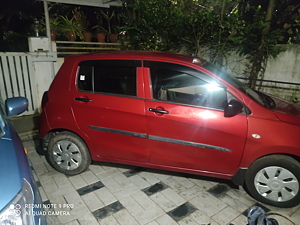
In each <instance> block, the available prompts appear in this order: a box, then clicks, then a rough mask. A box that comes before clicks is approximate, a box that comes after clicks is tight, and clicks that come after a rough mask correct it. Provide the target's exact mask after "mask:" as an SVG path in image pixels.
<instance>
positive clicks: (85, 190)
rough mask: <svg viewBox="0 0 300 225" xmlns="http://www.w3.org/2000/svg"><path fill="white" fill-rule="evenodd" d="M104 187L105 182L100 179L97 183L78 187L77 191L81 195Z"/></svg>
mask: <svg viewBox="0 0 300 225" xmlns="http://www.w3.org/2000/svg"><path fill="white" fill-rule="evenodd" d="M103 187H104V185H103V183H102V182H101V181H98V182H96V183H93V184H90V185H87V186H85V187H83V188H80V189H78V190H77V192H78V194H79V195H85V194H88V193H90V192H92V191H95V190H98V189H100V188H103Z"/></svg>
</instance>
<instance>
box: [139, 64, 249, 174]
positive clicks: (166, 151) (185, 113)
mask: <svg viewBox="0 0 300 225" xmlns="http://www.w3.org/2000/svg"><path fill="white" fill-rule="evenodd" d="M145 67H148V68H149V77H150V78H148V79H150V81H151V84H152V85H151V89H152V90H150V91H151V92H152V99H148V100H146V103H145V107H146V108H145V111H146V118H147V132H148V135H149V136H148V138H149V152H150V158H149V161H150V163H153V164H160V165H164V166H168V167H173V168H185V169H187V170H190V171H191V170H197V171H206V172H207V171H209V172H212V173H222V174H231V173H233V172H234V171H235V170H236V168H237V167H238V164H239V161H240V158H241V156H242V154H243V149H244V145H245V139H246V132H247V121H246V115H245V114H244V113H241V114H239V115H236V116H233V117H230V118H226V117H224V107H225V105H226V104H227V102H228V101H229V100H230V99H232V98H235V97H234V96H233V95H232V94H230V93H229V92H228V91H227V89H226V88H225V87H223V86H220V85H219V84H217V83H216V82H215V81H214V80H213V79H212V78H211V77H210V76H208V75H206V74H204V73H202V72H200V71H197V70H195V69H193V68H189V67H187V66H182V65H177V64H172V63H166V62H153V61H146V62H145Z"/></svg>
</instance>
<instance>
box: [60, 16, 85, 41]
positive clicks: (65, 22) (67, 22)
mask: <svg viewBox="0 0 300 225" xmlns="http://www.w3.org/2000/svg"><path fill="white" fill-rule="evenodd" d="M60 18H61V31H62V32H64V33H65V32H67V31H72V32H73V33H74V35H75V36H79V37H80V38H82V37H83V35H82V31H83V29H82V27H81V26H80V25H79V24H78V22H77V21H76V20H75V18H74V16H73V17H72V18H71V19H69V18H68V17H67V16H60Z"/></svg>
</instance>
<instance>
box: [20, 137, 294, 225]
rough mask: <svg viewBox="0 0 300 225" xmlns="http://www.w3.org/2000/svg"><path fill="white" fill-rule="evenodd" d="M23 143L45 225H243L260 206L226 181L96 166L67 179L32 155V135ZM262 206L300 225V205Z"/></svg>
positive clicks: (282, 221) (283, 221) (289, 224)
mask: <svg viewBox="0 0 300 225" xmlns="http://www.w3.org/2000/svg"><path fill="white" fill-rule="evenodd" d="M21 138H22V140H23V143H24V146H25V147H26V148H28V150H29V153H28V157H29V161H30V162H31V165H32V168H33V171H34V176H35V179H36V181H37V184H38V187H39V190H40V192H41V195H42V199H43V202H44V204H45V206H47V207H49V209H46V211H47V214H48V216H47V220H48V223H49V224H55V225H56V224H68V225H79V224H80V225H93V224H101V225H106V224H107V225H115V224H121V225H123V224H125V225H127V224H129V225H135V224H136V225H144V224H147V225H173V224H180V225H183V224H191V225H193V224H200V225H209V224H210V225H227V224H233V225H246V224H247V217H246V216H245V215H247V212H248V210H249V209H250V208H251V207H252V206H253V205H260V204H258V203H257V202H256V201H254V200H253V199H252V198H251V197H249V196H248V195H247V194H246V193H245V191H244V190H243V189H242V188H241V187H240V188H237V187H233V186H232V185H230V182H226V181H222V180H216V179H215V180H214V179H208V178H203V177H199V176H198V177H197V176H189V175H186V174H179V173H171V172H165V171H158V170H151V169H144V168H136V167H131V166H124V165H115V164H108V163H97V164H93V165H91V166H90V167H89V169H88V170H87V171H86V172H84V173H82V174H80V175H76V176H71V177H67V176H65V175H63V174H61V173H58V172H57V171H55V170H54V169H52V168H51V167H50V166H49V164H48V163H47V162H46V160H45V158H44V157H43V156H40V155H38V154H37V153H36V146H37V142H38V141H37V140H34V139H33V138H32V135H31V134H30V133H27V134H22V135H21ZM260 206H262V207H264V209H265V210H266V211H267V212H272V213H274V214H277V215H272V216H270V217H272V218H275V219H277V220H278V222H279V224H280V225H292V224H297V225H299V224H300V206H298V207H294V208H290V209H278V208H274V207H270V206H266V205H265V206H263V205H260ZM279 214H280V215H282V216H279Z"/></svg>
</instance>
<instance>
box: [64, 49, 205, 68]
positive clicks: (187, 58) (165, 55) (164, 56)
mask: <svg viewBox="0 0 300 225" xmlns="http://www.w3.org/2000/svg"><path fill="white" fill-rule="evenodd" d="M98 57H100V58H102V57H103V58H105V57H109V58H110V57H113V58H114V57H116V58H118V57H122V58H126V57H128V58H133V57H140V58H145V59H161V60H172V61H173V60H175V61H184V62H189V63H197V64H200V65H202V64H203V63H205V62H206V61H205V60H204V59H201V58H198V57H194V56H191V55H183V54H179V53H173V52H167V51H143V50H126V51H101V52H94V53H88V54H82V55H73V56H69V57H67V59H73V60H87V59H88V58H91V59H96V58H98Z"/></svg>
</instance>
